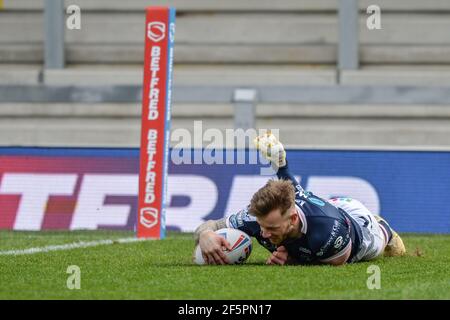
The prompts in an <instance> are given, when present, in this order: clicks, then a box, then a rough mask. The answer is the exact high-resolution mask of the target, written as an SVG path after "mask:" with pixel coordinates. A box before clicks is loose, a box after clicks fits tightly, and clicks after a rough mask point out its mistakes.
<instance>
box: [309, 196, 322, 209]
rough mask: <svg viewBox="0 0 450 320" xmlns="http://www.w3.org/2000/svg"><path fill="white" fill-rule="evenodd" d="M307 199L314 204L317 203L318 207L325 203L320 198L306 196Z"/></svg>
mask: <svg viewBox="0 0 450 320" xmlns="http://www.w3.org/2000/svg"><path fill="white" fill-rule="evenodd" d="M308 201H309V202H311V203H314V204H315V205H318V206H320V207H323V206H324V205H325V202H323V201H322V200H320V199H318V198H308Z"/></svg>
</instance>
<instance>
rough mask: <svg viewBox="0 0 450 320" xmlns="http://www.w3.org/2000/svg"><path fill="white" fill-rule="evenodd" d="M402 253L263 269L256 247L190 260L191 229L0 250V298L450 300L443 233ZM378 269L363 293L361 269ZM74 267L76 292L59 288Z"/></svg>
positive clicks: (89, 236)
mask: <svg viewBox="0 0 450 320" xmlns="http://www.w3.org/2000/svg"><path fill="white" fill-rule="evenodd" d="M130 236H133V234H132V233H129V232H118V231H117V232H106V231H95V232H92V231H89V232H88V231H84V232H11V231H0V251H5V250H11V249H25V248H30V247H39V246H45V245H56V244H64V243H72V242H76V241H91V240H100V239H115V238H124V237H130ZM402 237H403V240H404V242H405V244H406V246H407V250H408V251H409V254H408V255H407V256H404V257H399V258H380V259H377V260H375V261H371V262H364V263H357V264H352V265H346V266H342V267H332V266H283V267H280V266H266V265H264V261H265V259H266V258H267V255H268V252H267V251H266V250H265V249H263V248H261V247H260V246H259V245H258V244H256V245H255V246H254V247H255V249H254V251H253V253H252V255H251V257H250V259H249V261H248V263H247V264H245V265H242V266H197V265H192V263H191V254H192V251H193V240H192V235H191V234H180V233H169V234H168V237H167V239H165V240H163V241H145V242H138V243H128V244H114V245H106V246H98V247H92V248H84V249H74V250H67V251H55V252H47V253H37V254H33V255H22V256H1V255H0V299H450V235H413V234H410V235H403V236H402ZM372 264H376V265H377V266H379V267H380V269H381V289H379V290H376V289H375V290H369V289H368V288H367V285H366V282H367V279H368V277H369V276H370V274H368V273H367V268H368V266H370V265H372ZM70 265H77V266H79V267H80V269H81V289H80V290H69V289H67V286H66V281H67V278H68V277H69V276H70V275H69V274H67V273H66V271H67V267H68V266H70Z"/></svg>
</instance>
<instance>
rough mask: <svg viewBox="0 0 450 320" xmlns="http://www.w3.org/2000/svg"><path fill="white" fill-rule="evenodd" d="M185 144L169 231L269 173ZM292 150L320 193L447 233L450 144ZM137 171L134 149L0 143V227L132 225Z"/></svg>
mask: <svg viewBox="0 0 450 320" xmlns="http://www.w3.org/2000/svg"><path fill="white" fill-rule="evenodd" d="M183 152H184V153H181V152H180V150H177V149H173V150H172V152H171V154H172V161H171V162H170V165H169V178H168V204H169V206H168V208H167V217H166V224H167V229H168V230H180V231H184V232H189V231H193V230H194V229H195V227H196V226H197V225H198V224H200V223H201V222H202V221H204V220H205V219H217V218H220V217H223V216H224V215H227V214H230V213H233V212H235V211H236V210H239V209H240V208H242V207H245V206H246V205H247V204H248V201H249V200H250V197H251V195H252V194H253V193H254V192H255V191H256V190H257V189H258V188H259V187H261V186H262V185H264V183H265V182H266V181H267V180H268V179H270V178H271V176H267V175H266V176H264V175H261V174H260V173H261V168H265V167H267V164H266V165H264V164H261V163H255V164H238V159H240V160H243V159H247V162H246V163H248V160H249V159H250V158H251V155H250V154H249V152H248V151H236V150H228V151H225V150H216V151H215V154H212V156H213V157H215V159H216V160H217V159H220V158H222V160H223V161H224V162H225V160H226V159H228V160H230V159H231V158H232V159H233V160H232V162H233V163H234V164H217V163H216V164H210V165H207V164H205V162H204V161H198V160H199V159H200V160H202V159H203V156H204V155H209V156H211V150H200V149H197V150H192V149H185V150H184V151H183ZM231 155H232V156H233V157H230V156H231ZM174 156H175V157H176V159H175V162H177V161H178V160H180V156H182V157H183V159H185V160H186V161H185V163H182V164H175V162H174V161H173V160H174ZM288 159H289V163H290V167H291V169H292V172H293V173H294V174H295V175H296V176H297V177H298V179H299V180H300V181H301V184H302V186H303V187H304V188H306V189H308V190H310V191H313V192H314V193H316V194H317V195H319V196H322V197H331V196H344V197H353V198H356V199H358V200H360V201H361V202H363V203H364V204H365V205H366V206H367V207H368V208H369V209H371V210H372V211H373V212H374V213H377V214H382V215H383V216H385V217H386V218H387V219H388V221H389V222H390V223H391V224H392V225H393V227H394V228H396V229H397V230H398V231H400V232H418V233H450V207H449V206H448V205H447V203H448V201H446V200H447V197H448V195H449V194H450V184H449V181H450V152H444V151H442V152H431V151H387V150H384V151H373V150H370V151H362V150H358V151H356V150H297V149H295V150H289V152H288ZM186 162H191V163H186ZM194 162H202V164H193V163H194ZM138 172H139V150H138V149H136V148H120V149H99V148H69V149H67V148H10V147H5V148H0V229H13V230H52V229H63V230H69V229H70V230H76V229H118V230H133V229H135V224H136V211H137V195H138Z"/></svg>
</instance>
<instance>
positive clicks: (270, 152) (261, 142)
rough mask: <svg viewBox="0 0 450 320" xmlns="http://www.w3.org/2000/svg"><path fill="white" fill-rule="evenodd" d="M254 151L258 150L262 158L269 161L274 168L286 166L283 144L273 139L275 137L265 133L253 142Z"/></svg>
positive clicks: (270, 133) (275, 138) (268, 132)
mask: <svg viewBox="0 0 450 320" xmlns="http://www.w3.org/2000/svg"><path fill="white" fill-rule="evenodd" d="M253 142H254V143H255V147H256V149H258V150H259V151H260V152H261V154H262V155H263V157H264V158H266V159H267V160H269V161H270V162H271V163H272V165H273V166H275V167H276V168H280V167H284V166H285V165H286V151H285V150H284V146H283V144H282V143H281V142H280V141H279V140H278V139H277V137H275V135H274V134H273V133H272V132H270V131H267V133H265V134H263V135H260V136H258V137H256V138H255V140H254V141H253Z"/></svg>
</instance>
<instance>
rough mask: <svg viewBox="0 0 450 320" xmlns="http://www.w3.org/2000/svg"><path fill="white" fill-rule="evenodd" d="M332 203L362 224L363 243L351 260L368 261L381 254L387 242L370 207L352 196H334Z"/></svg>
mask: <svg viewBox="0 0 450 320" xmlns="http://www.w3.org/2000/svg"><path fill="white" fill-rule="evenodd" d="M330 203H332V204H333V205H334V206H336V207H339V208H341V209H343V210H344V211H345V212H346V213H348V215H350V216H351V217H352V218H353V219H354V220H355V221H356V222H357V223H358V224H359V225H360V226H361V231H362V239H361V245H360V248H359V250H358V251H357V253H356V255H355V256H354V257H353V258H352V260H351V261H350V262H357V261H367V260H372V259H375V258H376V257H378V256H380V255H381V254H382V253H383V251H384V247H385V246H386V244H387V242H386V239H385V236H384V233H383V231H382V230H381V228H380V225H379V224H378V222H377V220H376V219H375V217H374V215H373V214H372V213H371V212H370V211H369V209H367V208H366V207H365V206H364V205H363V204H362V203H361V202H359V201H358V200H355V199H350V198H333V199H332V200H331V201H330Z"/></svg>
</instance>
